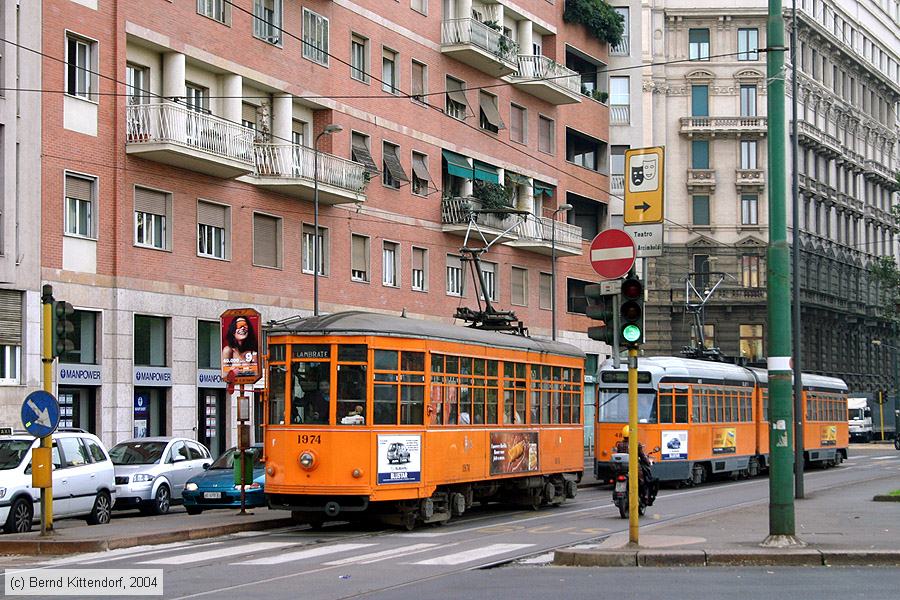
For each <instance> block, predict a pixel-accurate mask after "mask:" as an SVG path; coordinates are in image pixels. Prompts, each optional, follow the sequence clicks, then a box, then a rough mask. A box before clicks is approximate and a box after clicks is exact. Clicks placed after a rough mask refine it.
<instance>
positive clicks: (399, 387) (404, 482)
mask: <svg viewBox="0 0 900 600" xmlns="http://www.w3.org/2000/svg"><path fill="white" fill-rule="evenodd" d="M266 340H267V349H268V360H267V363H266V365H267V377H266V410H265V419H266V421H265V422H266V425H265V459H266V495H267V497H268V501H269V506H270V507H271V508H274V509H284V510H290V511H292V513H293V515H294V517H295V519H297V520H298V521H304V522H309V523H311V524H313V525H321V523H322V522H323V521H325V520H329V519H334V518H336V517H338V515H341V517H340V518H342V519H347V518H353V517H354V515H356V516H361V515H362V514H363V511H365V514H375V515H377V516H379V517H380V518H382V520H384V521H385V522H388V523H392V524H395V525H400V526H402V527H405V528H407V529H412V528H414V527H415V526H416V524H417V523H434V522H442V521H447V520H449V519H450V518H451V517H454V516H458V515H461V514H463V513H464V512H465V511H466V510H467V509H469V508H470V507H471V506H472V503H473V502H475V501H492V500H497V501H503V502H509V503H513V504H517V505H526V506H529V507H532V508H535V509H537V508H538V507H540V506H541V505H556V504H561V503H562V502H564V501H565V499H566V498H573V497H574V496H575V493H576V491H577V482H578V480H579V479H580V478H581V474H582V471H583V469H584V453H583V437H584V425H583V421H582V418H583V410H582V402H583V381H584V377H583V369H584V358H585V357H584V354H583V353H582V351H581V350H580V349H578V348H576V347H574V346H570V345H568V344H563V343H557V342H549V341H538V340H534V339H531V338H528V337H525V336H523V335H513V334H508V333H499V332H496V331H485V330H480V329H474V328H468V327H459V326H452V325H447V324H443V323H438V322H433V321H424V320H418V319H408V318H404V317H397V316H388V315H382V314H374V313H368V312H359V311H353V312H343V313H336V314H331V315H327V316H319V317H310V318H304V319H295V320H290V321H286V322H283V323H274V324H272V325H271V326H270V327H268V329H267V336H266Z"/></svg>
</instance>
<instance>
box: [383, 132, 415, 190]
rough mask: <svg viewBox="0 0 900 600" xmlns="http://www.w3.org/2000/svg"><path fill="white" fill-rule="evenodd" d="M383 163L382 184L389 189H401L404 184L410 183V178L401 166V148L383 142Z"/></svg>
mask: <svg viewBox="0 0 900 600" xmlns="http://www.w3.org/2000/svg"><path fill="white" fill-rule="evenodd" d="M381 161H382V165H383V169H382V177H381V182H382V183H383V184H384V185H386V186H387V187H391V188H394V189H395V190H399V189H400V184H401V183H402V182H406V183H409V177H407V176H406V171H404V170H403V165H402V164H400V146H397V145H396V144H391V143H390V142H383V143H382V145H381Z"/></svg>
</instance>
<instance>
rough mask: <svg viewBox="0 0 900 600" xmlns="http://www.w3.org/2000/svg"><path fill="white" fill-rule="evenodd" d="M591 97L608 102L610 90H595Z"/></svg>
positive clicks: (604, 102)
mask: <svg viewBox="0 0 900 600" xmlns="http://www.w3.org/2000/svg"><path fill="white" fill-rule="evenodd" d="M591 97H592V98H593V99H594V100H596V101H597V102H602V103H603V104H606V101H607V100H609V92H601V91H600V90H594V91H593V93H592V94H591Z"/></svg>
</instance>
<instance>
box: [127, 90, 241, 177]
mask: <svg viewBox="0 0 900 600" xmlns="http://www.w3.org/2000/svg"><path fill="white" fill-rule="evenodd" d="M125 128H126V132H125V151H126V152H127V153H128V154H133V155H135V156H140V157H141V158H146V159H148V160H153V161H156V162H160V163H165V164H167V165H172V166H175V167H181V168H184V169H190V170H192V171H197V172H198V173H205V174H206V175H212V176H215V177H224V178H231V177H238V176H240V175H246V174H247V173H250V172H252V171H253V162H254V153H253V138H254V135H255V133H254V131H253V130H252V129H250V128H249V127H244V126H243V125H239V124H237V123H232V122H231V121H226V120H225V119H221V118H219V117H216V116H214V115H210V114H207V113H205V112H197V111H195V110H192V109H190V108H188V107H187V106H184V105H182V104H176V103H174V102H161V103H157V104H133V105H131V106H128V107H127V111H126V118H125Z"/></svg>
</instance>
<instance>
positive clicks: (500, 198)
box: [472, 181, 512, 210]
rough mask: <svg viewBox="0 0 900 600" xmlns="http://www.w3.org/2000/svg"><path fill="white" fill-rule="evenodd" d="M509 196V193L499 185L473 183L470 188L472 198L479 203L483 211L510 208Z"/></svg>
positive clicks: (484, 182) (480, 182) (482, 182)
mask: <svg viewBox="0 0 900 600" xmlns="http://www.w3.org/2000/svg"><path fill="white" fill-rule="evenodd" d="M509 194H510V192H509V191H508V190H507V189H506V188H505V187H503V186H502V185H500V184H499V183H489V182H486V181H475V183H474V185H473V187H472V196H473V197H474V198H475V199H476V200H479V201H481V207H482V208H483V209H485V210H500V209H504V208H512V202H511V200H510V197H509Z"/></svg>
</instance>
